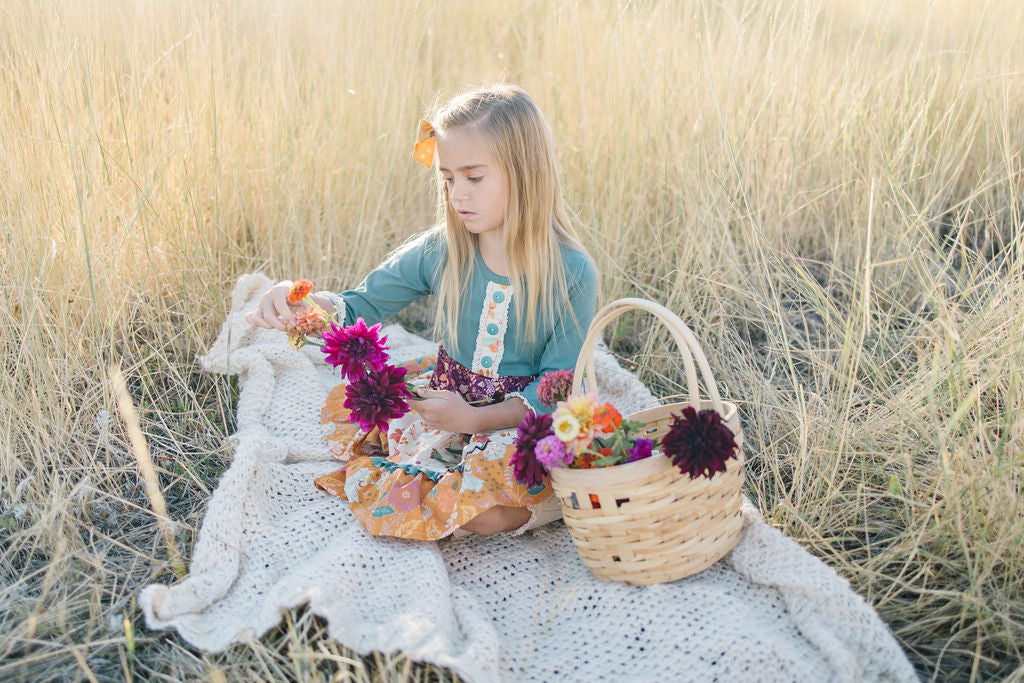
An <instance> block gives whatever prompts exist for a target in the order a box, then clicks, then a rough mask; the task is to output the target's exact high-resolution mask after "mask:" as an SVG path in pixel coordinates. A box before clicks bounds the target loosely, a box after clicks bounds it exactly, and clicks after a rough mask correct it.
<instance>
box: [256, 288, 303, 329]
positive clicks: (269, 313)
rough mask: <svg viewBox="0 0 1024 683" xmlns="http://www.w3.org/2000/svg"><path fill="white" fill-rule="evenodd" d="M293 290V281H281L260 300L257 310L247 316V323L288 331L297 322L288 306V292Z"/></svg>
mask: <svg viewBox="0 0 1024 683" xmlns="http://www.w3.org/2000/svg"><path fill="white" fill-rule="evenodd" d="M291 288H292V281H291V280H281V281H280V282H278V283H277V284H276V285H274V286H273V287H271V288H270V290H269V291H268V292H267V293H266V294H264V295H263V298H261V299H260V303H259V305H258V306H257V308H256V310H255V311H250V312H249V313H246V314H245V321H246V322H247V323H249V324H250V325H255V326H256V327H262V328H264V329H267V330H282V331H284V330H287V329H288V326H289V325H291V324H292V323H293V322H295V316H294V315H293V314H292V310H291V307H290V306H289V305H288V290H289V289H291Z"/></svg>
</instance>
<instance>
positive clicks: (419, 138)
mask: <svg viewBox="0 0 1024 683" xmlns="http://www.w3.org/2000/svg"><path fill="white" fill-rule="evenodd" d="M436 136H437V133H436V131H435V130H434V126H432V125H431V124H430V121H427V120H426V119H420V128H419V130H418V131H417V133H416V144H415V145H414V146H413V148H412V158H413V159H415V160H416V161H418V162H420V163H421V164H423V165H424V166H426V167H427V168H430V167H431V166H433V165H434V151H435V150H436V149H437V137H436Z"/></svg>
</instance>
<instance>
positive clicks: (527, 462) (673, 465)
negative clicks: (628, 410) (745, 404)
mask: <svg viewBox="0 0 1024 683" xmlns="http://www.w3.org/2000/svg"><path fill="white" fill-rule="evenodd" d="M633 309H641V310H646V311H649V312H651V313H654V314H655V315H656V316H657V317H658V318H659V319H660V320H661V322H663V323H665V324H666V325H667V326H668V327H669V329H670V331H671V332H672V336H673V338H674V339H675V341H676V343H677V345H678V346H679V349H680V352H681V355H682V360H683V365H684V368H685V370H686V375H687V381H688V388H689V390H690V400H689V402H686V403H673V404H669V405H663V406H658V407H655V408H651V409H648V410H644V411H641V412H638V413H634V414H632V415H628V416H626V417H623V416H622V415H621V414H620V413H619V411H618V410H617V409H616V408H615V406H614V405H612V404H611V403H602V402H600V401H599V400H598V398H597V394H596V393H594V392H593V391H590V392H584V391H583V390H582V384H583V382H584V380H586V382H587V385H588V386H589V387H590V388H591V390H593V389H594V388H595V386H596V385H595V382H594V376H595V373H594V364H593V345H594V342H595V341H596V339H597V337H598V335H599V334H600V332H601V330H602V329H603V328H604V326H605V325H607V324H608V323H609V322H610V321H611V320H613V319H614V318H616V317H618V316H619V315H621V314H622V313H625V312H627V311H629V310H633ZM695 361H696V364H695ZM697 366H699V368H700V370H701V374H702V377H703V380H704V384H705V385H706V387H707V389H708V392H709V394H710V396H711V400H710V401H703V400H701V399H700V397H699V382H698V380H697ZM538 397H539V398H540V400H541V401H543V402H545V403H547V404H548V405H550V406H554V407H555V410H554V412H553V413H551V414H550V415H545V414H535V413H530V414H528V415H527V416H526V418H525V419H524V420H523V422H522V423H521V424H520V425H519V430H518V435H517V438H516V452H515V453H514V455H513V456H512V466H513V471H514V474H515V477H516V479H517V480H519V481H520V482H522V483H527V484H533V483H538V482H540V481H542V480H543V479H544V477H545V476H546V475H548V474H550V476H551V483H552V486H553V488H554V490H555V495H557V496H558V499H559V501H560V503H561V505H562V512H563V515H564V517H565V522H566V525H567V526H568V528H569V531H570V533H571V534H572V537H573V541H574V542H575V544H576V548H577V550H578V551H579V553H580V557H581V558H582V560H583V563H584V564H585V565H587V567H589V568H590V570H591V571H592V572H593V573H594V575H595V576H597V577H599V578H603V579H612V580H617V581H625V582H627V583H634V584H650V583H662V582H665V581H673V580H675V579H679V578H682V577H684V576H688V575H690V574H694V573H696V572H698V571H701V570H703V569H705V568H706V567H708V566H710V565H711V564H713V563H714V562H715V561H717V560H718V559H719V558H720V557H721V556H722V555H724V554H725V553H726V552H728V551H729V550H731V549H732V548H733V547H734V546H735V545H736V543H737V542H738V541H739V536H740V530H741V528H742V519H741V517H740V504H741V502H742V494H741V488H742V484H743V468H742V453H741V445H742V433H741V432H740V428H739V416H738V412H737V410H736V406H735V405H733V404H731V403H726V402H723V401H722V400H721V399H720V397H719V395H718V391H717V389H716V388H715V384H714V378H713V376H712V375H711V370H710V367H709V365H708V363H707V360H706V358H705V357H704V354H703V352H702V351H701V349H700V346H699V345H698V344H697V341H696V337H694V335H693V333H692V332H691V331H690V330H689V328H688V327H686V325H685V324H684V323H683V322H682V321H681V320H680V319H679V318H678V317H677V316H675V315H674V314H673V313H672V312H671V311H669V310H668V309H666V308H664V307H663V306H660V305H658V304H656V303H653V302H650V301H646V300H643V299H620V300H619V301H615V302H612V303H611V304H609V305H607V306H605V307H604V308H603V309H602V310H601V311H599V312H598V313H597V315H596V316H595V317H594V321H593V323H592V324H591V326H590V329H589V331H588V333H587V337H586V340H585V341H584V342H583V348H582V350H581V352H580V358H579V361H578V362H577V365H576V371H575V373H570V372H569V371H566V370H563V371H559V372H555V373H549V374H548V375H545V376H544V377H542V378H541V382H540V386H539V387H538Z"/></svg>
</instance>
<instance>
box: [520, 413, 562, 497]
mask: <svg viewBox="0 0 1024 683" xmlns="http://www.w3.org/2000/svg"><path fill="white" fill-rule="evenodd" d="M552 434H554V432H553V431H552V430H551V416H550V415H548V414H545V413H541V414H539V415H538V414H537V413H527V414H526V417H524V418H523V421H522V422H520V423H519V429H518V430H517V433H516V452H515V453H513V454H512V457H511V459H510V463H511V465H512V474H513V475H515V478H516V481H518V482H519V483H520V484H526V485H527V486H535V485H537V484H540V483H542V482H543V481H544V477H545V476H546V475H547V470H545V469H544V466H543V465H541V464H540V462H539V461H538V460H537V454H536V453H535V452H534V449H535V448H536V447H537V442H538V441H540V440H541V439H543V438H544V437H546V436H550V435H552Z"/></svg>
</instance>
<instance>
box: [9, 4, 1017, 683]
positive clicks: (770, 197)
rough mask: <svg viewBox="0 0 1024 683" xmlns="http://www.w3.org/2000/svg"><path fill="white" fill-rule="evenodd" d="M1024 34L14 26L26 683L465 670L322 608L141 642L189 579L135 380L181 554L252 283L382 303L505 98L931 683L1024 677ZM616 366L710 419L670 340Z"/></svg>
mask: <svg viewBox="0 0 1024 683" xmlns="http://www.w3.org/2000/svg"><path fill="white" fill-rule="evenodd" d="M1021 35H1024V5H1022V4H1021V3H1018V2H1015V1H1013V0H1007V1H1005V2H997V1H993V2H985V1H983V0H980V1H979V0H936V1H934V2H925V1H909V0H908V1H905V2H887V1H885V0H858V1H856V2H854V1H845V0H842V1H840V0H837V1H834V2H833V1H829V2H825V1H820V2H800V1H797V0H762V1H756V0H748V1H739V0H724V1H722V2H710V1H703V2H702V1H697V0H692V1H690V0H687V1H683V0H680V1H672V0H649V1H642V2H625V1H624V0H623V1H622V2H594V3H591V2H579V3H572V2H555V1H550V2H547V1H542V0H537V1H526V2H503V1H498V0H479V1H477V2H473V3H461V2H432V1H429V0H424V1H423V2H420V3H418V4H414V3H411V2H409V3H405V2H397V1H394V2H345V3H337V2H327V1H324V2H312V1H301V2H285V1H283V0H282V1H280V2H270V1H255V0H254V1H247V2H241V1H240V0H236V1H232V2H220V3H215V2H200V1H198V0H186V1H184V2H180V3H179V2H162V1H156V0H154V1H152V2H108V1H105V0H104V1H101V0H81V1H80V2H70V1H67V2H64V1H60V2H46V3H42V2H34V1H33V0H23V1H18V0H10V1H0V231H2V234H0V245H2V247H0V277H2V280H0V295H2V297H3V305H2V306H0V329H2V333H0V344H2V348H0V359H2V362H3V365H4V372H3V373H2V374H0V496H2V499H0V513H2V514H0V678H12V677H13V678H18V679H26V680H47V679H60V680H64V679H74V678H76V677H79V678H81V679H83V680H85V679H89V680H94V679H95V680H104V679H120V678H142V679H153V680H161V679H164V680H169V679H181V678H195V677H199V678H211V679H213V680H223V679H224V677H225V676H226V677H227V678H230V679H235V678H238V679H246V680H256V679H277V678H293V679H299V680H331V678H332V677H336V678H337V679H338V680H347V679H348V678H349V677H351V678H353V679H359V680H365V679H374V680H407V679H418V678H422V679H424V680H429V679H433V678H435V677H438V676H440V677H442V678H445V677H447V676H448V674H447V673H446V672H443V671H438V670H436V669H434V668H433V667H424V666H421V665H413V664H412V663H410V662H408V660H405V659H404V658H402V657H401V656H396V657H359V656H357V655H355V654H353V653H352V652H351V651H348V650H346V649H345V648H343V647H341V646H340V645H338V644H336V643H333V642H332V641H331V640H330V639H328V638H327V637H326V635H325V632H324V626H323V624H322V623H320V622H318V621H317V620H316V619H315V618H313V617H311V616H310V615H309V614H308V613H306V612H305V611H303V610H296V611H293V612H292V613H290V614H289V615H288V617H287V618H286V620H285V621H284V623H283V624H282V626H281V627H280V628H279V629H277V630H276V631H275V632H273V633H272V634H270V635H268V636H267V637H265V638H264V639H262V640H261V641H259V642H253V643H251V644H248V645H244V646H236V647H235V648H233V649H232V650H230V651H229V652H227V653H225V654H222V655H217V656H211V655H204V654H202V653H197V652H194V651H192V650H191V649H190V648H189V647H187V646H186V645H185V644H184V642H183V641H181V640H180V639H179V638H178V637H177V636H176V635H174V634H168V633H151V632H148V631H147V630H145V628H144V625H143V624H142V621H141V615H140V613H139V611H138V610H137V608H136V607H135V604H134V601H133V596H134V595H135V594H136V593H137V591H138V589H139V588H140V587H141V586H142V585H144V584H147V583H149V582H153V581H160V582H165V583H169V582H172V581H173V580H174V575H173V574H172V572H171V570H170V564H169V562H168V550H167V544H166V543H165V542H164V540H163V539H162V537H161V535H160V534H159V533H158V531H157V525H156V522H155V519H154V517H153V514H152V512H151V508H150V503H149V500H148V499H147V497H146V496H145V494H144V492H143V488H142V483H141V480H140V478H139V474H138V469H137V466H136V463H135V461H134V459H133V457H132V455H131V449H130V447H129V445H128V439H127V435H126V431H125V428H124V426H123V424H122V423H121V421H120V419H119V418H118V417H117V416H118V412H117V408H116V404H115V398H114V395H113V392H112V389H111V385H110V383H109V382H108V380H107V376H108V369H109V368H110V366H112V365H113V366H116V367H119V368H121V369H122V371H123V373H124V375H125V377H126V378H127V381H128V386H129V391H130V393H131V396H132V398H133V400H134V402H135V403H136V404H137V406H138V407H139V410H140V413H141V418H142V428H143V431H144V432H145V434H146V436H147V439H148V441H149V447H150V449H151V450H152V452H153V455H154V458H155V459H156V464H157V467H158V468H159V471H160V482H161V485H162V489H163V492H164V495H165V496H166V498H167V503H168V507H169V513H170V517H171V518H172V520H173V521H174V523H175V527H174V529H175V532H176V533H177V539H178V544H179V545H180V547H181V548H182V550H183V552H184V554H185V556H186V559H187V558H188V555H189V553H190V551H191V547H192V545H193V543H194V540H195V534H196V532H197V529H198V526H199V524H200V522H201V520H202V515H203V512H204V510H205V507H206V503H207V501H208V500H209V496H210V492H211V491H212V489H213V488H214V487H215V486H216V483H217V480H218V477H219V476H220V474H221V473H222V472H223V471H224V469H225V468H226V467H227V466H228V464H229V462H230V451H229V449H228V448H227V446H226V445H225V437H226V435H227V434H229V433H230V432H231V431H232V430H233V417H232V412H233V402H234V400H235V397H236V395H237V394H236V388H235V387H234V386H233V385H232V384H231V383H229V382H227V381H226V380H224V379H223V378H218V377H213V376H208V375H204V374H202V373H200V372H199V371H198V369H197V367H196V365H195V363H194V359H195V356H196V355H197V354H198V353H201V352H202V351H203V350H204V349H205V348H206V347H207V345H208V344H209V343H210V342H212V340H213V339H214V337H215V336H216V333H217V331H218V328H219V325H220V323H221V322H222V320H223V318H224V316H225V313H226V311H227V305H228V293H229V291H230V288H231V286H232V285H233V283H234V281H235V279H236V278H237V277H238V276H239V275H240V274H242V273H246V272H251V271H254V270H263V271H264V272H266V273H268V274H270V275H271V276H272V277H290V276H299V275H302V276H306V277H310V278H311V279H313V280H314V281H315V282H317V284H318V285H320V286H325V287H335V288H341V287H343V286H347V285H352V284H354V283H355V282H357V281H358V279H359V278H360V277H361V276H362V275H363V274H364V273H365V272H366V271H367V270H369V269H370V268H371V267H372V266H373V265H374V264H375V263H377V262H378V261H379V260H380V259H381V258H382V257H383V256H384V255H385V253H386V252H387V250H388V249H389V247H391V246H393V245H395V244H397V243H398V242H399V241H400V240H402V239H403V238H405V237H406V236H408V235H409V234H410V233H411V232H413V231H415V230H418V229H421V228H423V227H425V226H427V225H428V224H429V223H430V221H431V218H432V216H433V197H432V195H431V191H430V187H431V185H430V179H429V174H428V173H427V172H426V171H425V170H424V169H423V168H422V167H421V166H419V165H418V164H416V163H414V162H413V161H412V160H411V158H410V154H411V143H412V141H413V136H414V131H415V126H416V121H417V120H418V118H419V117H420V116H421V115H422V114H423V112H424V111H425V110H426V109H427V108H428V107H429V106H430V105H431V104H432V103H433V102H435V101H436V100H437V99H438V98H445V97H449V96H451V95H453V94H455V93H457V92H458V91H459V90H460V89H462V88H463V87H465V86H467V85H475V84H480V83H487V82H493V81H499V80H505V81H511V82H515V83H518V84H520V85H522V86H523V87H525V88H526V89H527V90H528V91H529V92H530V93H531V94H532V96H533V97H534V99H535V100H536V101H537V103H538V104H539V106H540V107H541V109H542V110H543V111H544V112H545V114H546V116H547V118H548V120H549V122H550V124H551V126H552V128H553V130H554V131H555V135H556V140H557V145H558V150H559V156H560V163H561V168H562V171H563V176H564V181H565V184H566V186H567V190H568V200H569V203H570V204H571V206H572V208H573V209H574V210H575V211H576V212H577V213H578V216H579V219H580V221H581V223H582V225H583V226H585V227H584V228H583V234H584V238H585V241H586V243H587V245H588V246H589V247H590V248H591V250H592V252H593V254H594V256H595V258H596V260H597V263H598V265H599V267H600V269H601V270H602V272H603V275H604V283H603V291H602V292H601V296H602V298H603V299H604V300H609V299H611V298H614V297H618V296H623V295H630V296H644V297H649V298H652V299H655V300H658V301H661V302H663V303H666V304H667V305H668V306H670V307H671V308H673V309H674V310H676V311H678V312H679V313H680V315H682V316H683V318H684V319H685V320H687V321H688V322H689V323H690V324H691V325H692V326H693V327H694V329H695V330H696V332H697V334H698V336H699V337H700V338H701V340H702V342H703V344H704V346H705V348H706V349H707V350H708V352H709V355H710V357H711V362H712V365H713V367H714V368H715V371H716V374H717V375H718V378H719V380H720V384H721V388H722V389H723V391H724V393H725V394H727V395H728V396H729V397H731V398H732V399H733V400H736V401H737V402H739V403H740V405H741V408H742V410H743V415H744V420H745V422H744V428H745V430H746V435H747V439H748V443H749V451H748V454H747V455H748V457H749V458H750V463H749V469H748V489H749V490H748V493H749V495H750V496H751V497H752V498H753V499H754V500H755V501H756V502H757V504H758V505H759V506H760V508H761V510H762V511H763V513H764V514H765V516H766V517H767V519H768V520H769V521H770V522H771V523H772V524H774V525H776V526H777V527H779V528H780V529H782V530H783V531H784V532H785V533H787V534H788V535H790V536H791V537H793V538H795V539H797V540H798V541H799V542H800V543H801V544H802V545H803V546H804V547H805V548H807V549H808V550H809V551H810V552H812V553H814V554H815V555H816V556H818V557H820V558H822V559H823V560H824V561H825V562H827V563H828V564H829V565H831V566H832V567H834V568H835V569H836V571H838V572H839V573H840V574H841V575H843V576H844V577H846V578H848V579H849V581H850V582H851V584H852V586H853V587H854V588H855V589H856V590H857V592H858V593H860V594H861V595H862V596H864V598H865V599H867V600H868V601H869V602H870V603H871V604H873V605H874V606H875V607H876V608H877V610H878V612H879V614H880V615H881V617H882V618H883V619H884V620H885V622H886V623H887V624H888V625H889V626H890V627H891V628H892V630H893V632H894V633H895V635H896V637H897V638H898V639H899V641H900V642H901V643H902V645H903V646H904V648H905V649H906V651H907V653H908V655H909V656H910V657H911V659H912V661H913V662H914V664H915V666H916V667H917V669H918V672H919V673H920V675H921V676H922V677H923V678H925V679H929V678H933V679H937V680H952V679H968V678H970V679H985V680H991V679H1000V678H1005V677H1010V678H1016V679H1017V680H1020V679H1021V678H1022V677H1024V668H1022V666H1024V665H1022V647H1024V646H1022V643H1024V503H1022V502H1021V493H1022V479H1024V450H1022V449H1024V412H1022V409H1024V378H1022V374H1021V373H1022V368H1024V306H1022V302H1024V279H1022V278H1024V237H1022V230H1021V225H1022V221H1024V198H1022V192H1024V159H1022V149H1024V49H1022V48H1021V45H1020V43H1019V40H1020V36H1021ZM424 319H425V318H423V316H416V315H409V316H406V317H405V318H403V321H404V322H406V323H407V324H411V325H414V326H415V325H417V324H421V323H422V322H423V320H424ZM614 338H615V341H614V347H615V348H616V349H617V350H618V351H619V353H620V354H621V355H622V356H623V357H624V358H625V359H627V360H629V359H631V360H633V361H636V362H637V363H639V371H640V373H641V375H642V376H643V377H644V378H645V379H646V380H647V381H649V382H651V383H652V384H653V385H654V386H656V387H657V388H658V390H659V392H660V393H662V394H671V393H674V392H677V391H679V390H680V384H679V379H680V373H679V367H678V365H677V363H676V362H675V356H674V351H673V349H672V347H671V346H670V343H669V341H668V337H667V335H666V334H663V333H662V331H661V330H659V329H657V327H656V326H655V325H654V324H653V323H652V322H651V321H650V320H648V319H646V318H643V317H637V318H632V319H628V320H625V321H623V323H622V324H621V325H619V326H618V328H617V329H616V330H615V331H614ZM111 416H112V417H111Z"/></svg>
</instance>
